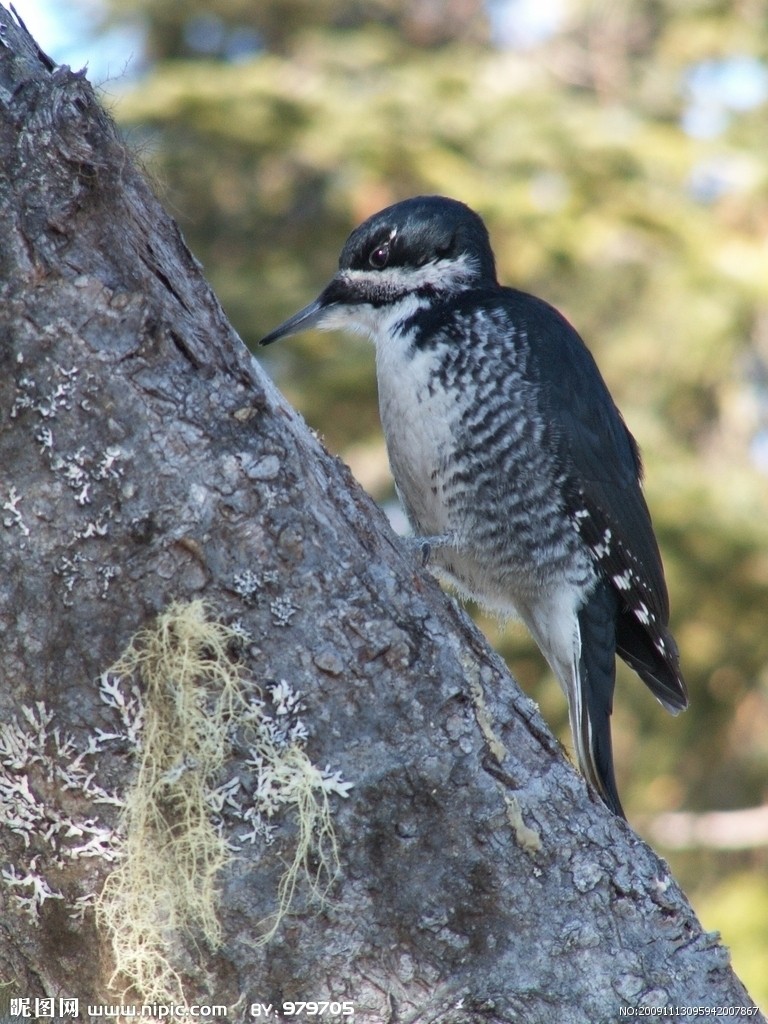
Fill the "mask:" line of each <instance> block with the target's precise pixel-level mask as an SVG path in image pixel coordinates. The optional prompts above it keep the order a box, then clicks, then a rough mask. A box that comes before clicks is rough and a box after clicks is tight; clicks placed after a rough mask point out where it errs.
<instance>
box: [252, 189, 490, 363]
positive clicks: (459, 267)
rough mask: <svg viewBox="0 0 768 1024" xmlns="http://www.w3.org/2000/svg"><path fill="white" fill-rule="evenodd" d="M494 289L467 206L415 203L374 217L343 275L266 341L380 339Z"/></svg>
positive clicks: (346, 251) (481, 232)
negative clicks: (439, 308) (346, 335)
mask: <svg viewBox="0 0 768 1024" xmlns="http://www.w3.org/2000/svg"><path fill="white" fill-rule="evenodd" d="M495 284H496V267H495V263H494V258H493V251H492V250H491V243H490V240H489V238H488V232H487V230H486V227H485V224H483V222H482V220H481V219H480V217H479V216H478V215H477V214H476V213H475V212H474V211H473V210H470V208H469V207H468V206H465V205H464V203H460V202H458V201H457V200H455V199H446V198H444V197H443V196H416V197H415V198H413V199H406V200H404V201H403V202H401V203H395V205H394V206H388V207H387V208H386V209H385V210H381V211H380V212H379V213H376V214H374V215H373V216H372V217H369V218H368V220H366V221H365V222H364V223H363V224H361V225H360V227H358V228H356V229H355V230H354V231H353V232H352V234H351V235H350V236H349V238H348V239H347V241H346V242H345V244H344V248H343V249H342V250H341V256H340V257H339V270H338V273H337V274H336V275H335V277H334V278H333V280H332V281H331V282H330V284H329V285H328V287H327V288H326V289H325V290H324V291H323V292H322V293H321V294H320V296H319V297H318V298H317V299H316V300H315V301H314V302H312V303H310V305H309V306H307V307H305V309H302V310H301V311H300V312H299V313H296V314H295V316H292V317H291V318H290V319H289V320H286V322H285V323H284V324H281V326H280V327H278V328H277V329H276V330H274V331H272V333H271V334H268V335H267V337H266V338H264V339H263V340H262V342H261V343H262V345H268V344H270V343H271V342H273V341H277V340H278V338H282V337H285V336H286V335H289V334H296V333H298V332H299V331H302V330H306V329H308V328H310V327H320V328H321V329H327V330H330V329H334V328H347V329H351V330H358V331H364V332H366V333H369V334H371V335H373V336H374V337H376V336H377V333H378V332H380V330H381V325H382V323H384V322H387V323H391V322H393V321H396V320H397V318H398V317H399V316H400V315H401V314H404V313H405V310H406V308H407V309H408V310H410V312H411V313H412V312H413V311H414V309H415V308H418V306H419V305H423V304H425V303H428V302H430V301H432V300H433V299H434V298H436V297H440V296H447V295H450V294H454V293H456V292H459V291H463V290H465V289H467V288H476V287H482V286H493V285H495Z"/></svg>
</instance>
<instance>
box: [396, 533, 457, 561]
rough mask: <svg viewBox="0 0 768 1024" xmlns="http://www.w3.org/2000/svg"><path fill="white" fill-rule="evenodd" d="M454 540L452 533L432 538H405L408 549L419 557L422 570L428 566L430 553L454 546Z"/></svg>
mask: <svg viewBox="0 0 768 1024" xmlns="http://www.w3.org/2000/svg"><path fill="white" fill-rule="evenodd" d="M455 541H456V538H455V536H454V535H453V534H452V533H440V534H438V535H436V536H432V537H407V538H406V542H407V544H408V546H409V547H411V548H414V549H415V550H416V551H418V552H419V554H420V555H421V565H422V568H426V567H427V566H428V565H429V560H430V558H431V557H432V552H433V550H434V549H436V548H445V547H450V546H452V545H454V544H455Z"/></svg>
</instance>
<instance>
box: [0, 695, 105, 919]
mask: <svg viewBox="0 0 768 1024" xmlns="http://www.w3.org/2000/svg"><path fill="white" fill-rule="evenodd" d="M99 750H100V745H99V743H98V742H97V741H96V739H95V738H93V739H92V741H91V743H89V745H88V747H87V748H86V749H85V750H78V749H77V747H76V745H75V742H74V740H73V738H72V737H71V736H70V735H69V734H67V733H65V732H64V731H63V730H62V729H61V728H60V727H59V726H57V725H55V723H54V716H53V713H52V712H51V711H50V710H49V709H48V708H47V707H46V705H45V704H44V703H43V702H42V701H37V702H36V703H35V704H34V705H24V706H22V708H21V709H20V714H19V715H18V716H17V717H16V718H14V719H11V720H10V721H8V722H5V723H3V724H2V725H1V726H0V818H1V819H2V821H3V823H4V825H5V826H6V827H7V828H8V829H9V830H10V831H11V832H13V833H15V834H16V835H18V836H20V837H21V839H22V840H23V843H24V847H25V849H30V850H32V849H34V851H35V853H34V856H33V857H32V858H31V860H30V861H29V863H26V862H25V865H24V868H23V869H22V870H19V868H18V867H17V866H16V865H14V864H10V865H8V866H6V867H5V868H3V877H4V878H5V879H6V882H7V884H8V886H9V888H10V889H11V890H19V891H14V892H13V896H14V897H15V899H16V902H17V905H18V907H19V909H21V910H22V911H24V912H25V913H28V914H30V915H31V916H32V917H33V918H34V919H36V918H37V915H38V913H39V910H40V907H41V906H42V905H43V903H44V902H45V900H46V899H54V898H55V899H64V898H65V897H64V895H63V894H62V893H61V892H59V891H57V890H56V889H55V888H54V887H53V885H52V883H51V881H50V875H51V873H54V874H55V873H57V872H60V871H61V870H62V869H65V868H66V865H67V864H68V863H71V862H72V861H73V860H78V859H80V858H90V857H98V858H100V859H102V860H105V861H108V862H109V861H113V860H114V859H115V857H116V848H117V837H116V835H115V833H114V831H113V830H112V829H111V828H110V827H108V826H107V825H104V824H103V823H102V822H100V821H99V819H98V817H96V816H95V815H91V816H80V815H74V814H73V813H72V812H71V811H69V810H67V809H66V808H67V806H68V803H67V801H65V800H64V799H63V794H65V793H73V794H76V795H77V797H79V798H81V800H85V801H87V803H88V804H91V805H95V804H112V805H115V806H118V807H119V806H121V805H122V801H121V798H120V797H119V796H118V794H116V793H114V792H110V791H108V790H106V789H105V788H104V787H103V786H101V785H100V784H99V783H98V782H97V781H96V765H95V763H94V761H93V758H94V755H96V754H97V753H99ZM56 794H58V796H57V795H56ZM79 803H80V800H78V804H79ZM79 898H80V897H76V899H79Z"/></svg>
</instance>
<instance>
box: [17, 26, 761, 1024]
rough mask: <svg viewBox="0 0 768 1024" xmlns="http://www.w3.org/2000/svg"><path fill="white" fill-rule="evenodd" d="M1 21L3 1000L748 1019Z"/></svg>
mask: <svg viewBox="0 0 768 1024" xmlns="http://www.w3.org/2000/svg"><path fill="white" fill-rule="evenodd" d="M1 20H2V27H1V28H0V33H1V34H0V90H2V93H1V98H0V104H1V106H2V120H1V123H0V167H1V168H2V171H1V172H0V204H1V206H2V225H3V229H2V232H1V233H0V254H1V259H2V291H3V303H2V310H1V311H0V318H2V342H1V344H2V350H1V352H2V355H1V358H2V367H3V372H2V376H1V377H0V460H1V463H0V464H2V466H3V478H2V480H1V481H0V505H2V513H1V520H2V539H3V545H2V554H1V555H0V558H1V559H2V566H1V568H0V622H1V623H2V669H1V670H0V671H1V672H2V687H1V689H0V702H1V704H2V722H3V725H2V727H0V813H1V814H2V826H3V827H2V830H1V831H0V847H1V848H2V849H1V850H0V868H1V869H2V883H3V884H2V886H1V887H0V907H1V908H2V916H1V919H0V982H3V983H4V985H5V987H4V989H0V993H2V998H4V999H5V1000H6V1004H7V1002H8V1000H9V999H11V1000H12V1001H11V1003H10V1009H11V1012H12V1013H23V1012H24V1011H25V1010H27V1009H28V1010H29V1011H30V1012H32V1013H33V1014H34V1013H35V1012H37V1013H39V1014H43V1015H44V1014H45V1012H46V1010H48V1009H50V1008H51V1006H52V1005H53V1004H46V1003H40V1004H38V1006H37V1007H36V1006H35V1000H38V999H53V1000H54V1004H55V1007H54V1009H55V1013H56V1014H57V1015H58V1014H59V1013H62V1012H64V1011H65V1010H66V1009H67V1007H66V1005H63V1004H60V1003H59V1000H61V999H63V998H76V999H78V1000H79V1011H80V1013H81V1014H82V1015H83V1016H84V1017H85V1018H86V1019H88V1018H89V1016H90V1017H93V1016H95V1015H96V1014H97V1010H96V1007H97V1005H98V1004H103V1003H110V1004H116V1003H120V1002H122V1003H124V1004H126V1005H129V1004H130V1005H134V1004H139V1003H142V1002H148V1001H154V1002H161V1003H167V1002H169V1001H176V1002H181V1001H185V1002H186V1003H187V1004H190V1005H191V1004H217V1005H222V1006H227V1007H228V1008H229V1017H230V1019H254V1018H256V1019H258V1018H259V1017H264V1018H266V1017H268V1016H269V1017H270V1018H271V1019H273V1020H274V1019H276V1016H275V1015H276V1012H279V1014H281V1015H282V1016H281V1017H279V1019H286V1020H309V1019H311V1018H314V1017H317V1018H318V1019H323V1020H351V1019H354V1021H355V1022H356V1024H364V1022H365V1024H371V1022H384V1021H399V1022H405V1021H411V1022H417V1021H418V1022H427V1021H440V1022H470V1021H505V1022H507V1021H509V1022H511V1021H525V1022H526V1024H533V1022H539V1021H541V1022H544V1021H546V1022H551V1021H552V1020H557V1021H559V1022H561V1024H565V1022H577V1021H579V1022H581V1021H589V1022H601V1021H615V1020H618V1019H619V1018H620V1014H621V1011H622V1008H629V1009H630V1011H632V1010H637V1008H639V1007H649V1006H652V1007H660V1006H667V1005H671V1006H680V1007H687V1008H690V1007H694V1006H702V1007H705V1006H706V1007H714V1006H726V1007H731V1008H732V1007H738V1006H743V1007H745V1008H746V1007H751V1006H752V1005H753V1004H752V1003H751V1002H750V1000H749V997H748V996H747V994H746V992H745V991H744V989H743V987H742V985H741V984H740V982H739V981H738V979H737V978H736V977H735V976H734V974H733V973H732V971H731V968H730V966H729V962H728V954H727V952H726V950H725V949H723V948H722V947H721V946H720V945H719V943H718V939H717V936H716V935H711V934H707V933H705V932H703V931H702V929H701V926H700V925H699V923H698V921H697V920H696V918H695V917H694V915H693V913H692V911H691V908H690V906H689V905H688V903H687V902H686V900H685V898H684V896H683V894H682V893H681V892H680V890H679V889H678V887H677V885H676V884H675V882H674V881H673V880H672V879H671V878H670V876H669V871H668V868H667V866H666V864H664V862H663V861H661V860H659V858H658V857H657V856H656V855H655V854H654V853H653V851H652V850H650V849H649V848H648V847H647V846H646V845H645V844H644V843H643V842H641V841H640V840H639V839H638V838H637V836H635V835H634V833H633V832H632V831H631V829H630V828H629V827H627V826H626V825H625V824H624V823H623V822H621V821H619V820H617V819H616V818H614V817H613V816H612V815H611V814H610V813H609V812H608V811H607V810H606V809H605V808H604V807H603V806H602V805H601V804H599V803H597V802H595V801H594V800H593V799H592V798H591V797H590V796H589V794H588V793H587V790H586V788H585V786H584V784H583V782H582V781H581V780H580V778H579V777H578V776H577V774H576V773H575V772H574V770H573V769H572V768H571V767H570V766H569V765H568V764H567V763H566V761H565V760H564V758H563V756H562V753H561V751H560V750H559V748H558V745H557V744H556V743H555V741H554V740H553V739H552V737H551V736H550V734H549V733H548V731H547V729H546V727H545V725H544V723H543V722H542V720H541V718H540V717H539V715H538V712H537V710H536V709H535V707H534V706H533V705H532V704H531V702H530V701H529V700H528V699H527V698H526V697H524V696H523V695H522V694H521V693H520V691H519V690H518V688H517V686H516V685H515V683H514V681H513V680H512V679H511V678H510V677H509V675H508V674H507V672H506V670H505V668H504V666H503V664H502V663H501V661H500V659H499V658H498V657H497V656H495V655H494V654H493V653H492V652H491V651H490V650H489V648H488V646H487V644H486V643H485V641H484V640H483V638H482V637H481V636H480V635H479V634H478V633H477V631H476V630H475V629H474V627H473V626H472V624H471V623H470V622H469V620H468V619H467V617H466V616H465V615H464V614H463V613H462V612H461V611H460V610H458V609H457V608H456V606H455V605H454V604H453V603H452V602H451V600H450V599H449V598H447V597H446V596H444V595H443V594H442V593H441V591H440V589H439V588H438V587H437V585H436V584H435V582H434V581H433V580H432V579H431V578H430V576H429V575H428V573H425V572H424V571H422V569H421V568H420V566H419V565H418V564H417V562H416V561H415V560H414V559H413V557H411V556H410V555H409V554H407V553H406V552H404V551H403V549H402V546H401V545H400V543H399V542H398V541H397V539H396V538H395V537H394V536H393V535H392V533H391V531H390V529H389V527H388V524H387V522H386V520H385V518H384V517H383V515H382V514H381V513H380V511H379V510H378V509H377V508H376V507H375V506H374V505H373V503H372V502H371V501H370V500H369V499H368V498H367V497H366V495H365V494H364V493H362V492H361V490H360V488H359V487H357V485H356V484H355V483H354V481H353V480H352V479H351V478H350V476H349V473H348V471H347V470H346V469H345V467H344V466H343V465H341V464H340V463H339V462H338V461H337V460H335V459H333V458H330V457H329V456H328V454H327V453H326V452H325V451H324V450H323V448H322V446H321V445H320V444H319V443H318V441H317V440H315V439H314V438H313V437H312V435H311V434H310V433H309V431H308V430H307V428H306V426H305V425H304V423H303V422H302V420H301V419H300V418H299V417H298V416H297V415H296V414H295V413H294V412H293V411H292V410H291V409H290V408H289V407H288V406H287V405H286V403H285V402H284V400H283V399H282V398H281V396H280V395H279V394H277V393H276V391H275V389H274V388H273V387H272V386H271V384H270V383H269V381H268V379H267V378H266V377H265V375H264V373H263V372H262V370H261V369H260V367H259V365H258V364H257V363H256V362H255V361H254V360H253V358H252V357H251V356H250V354H249V353H248V352H247V351H246V350H245V348H244V346H243V345H242V344H241V342H240V340H239V339H238V337H237V335H236V334H235V332H234V331H233V330H232V328H231V327H230V326H229V324H228V323H227V321H226V319H225V317H224V315H223V313H222V311H221V308H220V306H219V304H218V302H217V300H216V298H215V296H214V295H213V294H212V293H211V290H210V288H209V287H208V285H207V284H206V282H205V280H204V279H203V276H202V274H201V270H200V267H199V265H198V264H197V262H196V261H195V259H194V257H193V256H192V255H191V254H190V253H189V251H188V250H187V248H186V246H185V244H184V241H183V239H182V238H181V236H180V234H179V231H178V229H177V227H176V226H175V224H174V223H173V221H172V220H171V219H170V218H169V217H168V216H167V215H166V214H165V213H164V212H163V210H162V209H161V207H160V206H159V204H158V202H157V200H156V199H155V197H154V196H153V194H152V192H151V190H150V189H149V187H148V186H147V183H146V181H145V179H144V177H143V175H142V174H141V172H140V171H139V170H137V168H136V165H135V163H134V161H133V159H132V157H131V155H130V153H128V152H127V151H126V148H125V146H124V145H123V143H122V142H121V141H120V139H119V137H118V135H117V133H116V131H115V129H114V126H113V125H112V123H111V122H110V120H109V118H108V117H107V116H106V115H105V114H104V112H103V111H102V110H101V109H100V107H99V105H98V103H97V102H96V100H95V98H94V94H93V92H92V90H91V88H90V86H89V84H88V83H87V81H86V80H85V78H84V77H83V75H82V74H73V73H72V72H70V70H69V69H68V68H57V67H54V66H53V65H52V63H51V62H50V61H49V60H48V59H47V58H46V57H45V55H44V54H41V53H40V51H39V50H38V49H37V47H36V46H35V44H34V42H33V41H32V40H31V39H30V38H29V36H28V35H27V34H26V33H25V32H24V30H23V29H22V27H20V26H19V25H17V24H16V23H15V22H14V21H13V20H12V19H11V17H10V15H8V14H5V13H3V15H2V18H1ZM201 600H202V601H203V602H204V603H203V604H201V603H200V601H201ZM142 629H143V630H144V632H143V633H142V632H140V631H141V630H142ZM126 651H127V652H128V653H127V654H125V652H126ZM121 655H124V656H123V658H122V661H121V662H120V664H118V665H115V663H116V662H117V661H118V659H119V658H120V657H121ZM24 999H27V1000H29V1002H27V1003H24V1002H23V1000H24ZM19 1000H22V1002H19ZM301 1001H315V1002H317V1003H318V1005H317V1006H313V1005H312V1004H311V1003H310V1006H309V1007H305V1008H304V1010H303V1011H302V1012H301V1013H297V1011H298V1004H299V1003H300V1002H301ZM292 1003H295V1004H297V1005H296V1006H292V1005H291V1004H292ZM326 1003H328V1004H329V1005H327V1006H326V1005H325V1004H326ZM268 1004H271V1009H269V1010H268V1009H267V1006H268ZM69 1008H70V1009H71V1008H72V1007H71V1006H70V1007H69ZM352 1008H354V1018H352V1016H351V1014H350V1010H351V1009H352ZM0 1012H7V1008H6V1011H3V1010H2V1007H0ZM753 1012H756V1011H753ZM745 1013H746V1009H745Z"/></svg>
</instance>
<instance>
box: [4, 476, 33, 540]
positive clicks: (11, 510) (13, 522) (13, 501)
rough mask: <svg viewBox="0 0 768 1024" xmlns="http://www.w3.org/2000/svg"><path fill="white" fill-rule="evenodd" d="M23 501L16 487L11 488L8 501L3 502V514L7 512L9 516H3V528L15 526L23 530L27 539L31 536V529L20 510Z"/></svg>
mask: <svg viewBox="0 0 768 1024" xmlns="http://www.w3.org/2000/svg"><path fill="white" fill-rule="evenodd" d="M20 501H21V495H20V494H19V492H18V491H17V490H16V488H15V487H11V489H10V491H9V492H8V500H7V501H5V502H3V506H2V509H3V512H7V513H8V515H7V516H3V526H5V527H7V528H10V527H13V526H15V527H16V528H17V529H19V530H21V532H22V533H23V534H24V536H25V537H28V536H29V527H28V526H27V524H26V523H25V522H24V517H23V516H22V514H21V511H20V509H19V502H20Z"/></svg>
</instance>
